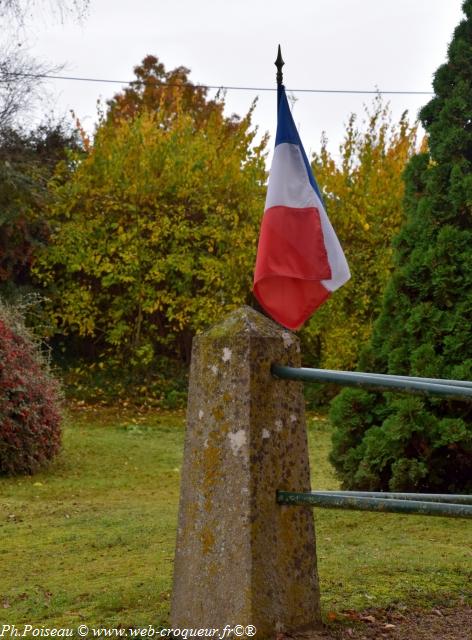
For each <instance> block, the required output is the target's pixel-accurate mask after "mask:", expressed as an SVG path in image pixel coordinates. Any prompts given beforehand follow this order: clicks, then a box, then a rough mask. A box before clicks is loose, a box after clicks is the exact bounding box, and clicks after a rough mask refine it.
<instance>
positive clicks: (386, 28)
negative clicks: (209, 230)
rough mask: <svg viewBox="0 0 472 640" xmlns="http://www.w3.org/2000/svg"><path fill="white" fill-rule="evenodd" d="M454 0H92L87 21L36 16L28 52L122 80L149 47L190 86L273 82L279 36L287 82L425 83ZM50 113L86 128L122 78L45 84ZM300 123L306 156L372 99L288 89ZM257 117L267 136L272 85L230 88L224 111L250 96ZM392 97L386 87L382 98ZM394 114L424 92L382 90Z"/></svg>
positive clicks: (399, 86)
mask: <svg viewBox="0 0 472 640" xmlns="http://www.w3.org/2000/svg"><path fill="white" fill-rule="evenodd" d="M461 4H462V3H461V0H291V1H290V2H288V1H284V2H282V1H281V0H272V1H270V2H269V1H262V0H238V2H234V1H233V2H231V1H226V2H225V1H224V0H91V4H90V11H89V15H88V17H87V18H86V19H85V20H84V22H83V24H82V25H77V24H74V23H73V22H72V21H69V22H67V23H66V24H60V22H59V21H56V23H55V24H51V21H50V20H49V19H46V18H44V19H39V20H37V21H36V22H35V26H34V29H31V36H30V39H31V52H32V53H33V54H34V55H35V56H37V57H39V58H41V59H44V60H47V61H49V62H51V63H53V64H65V68H64V70H63V72H62V73H63V74H65V75H74V76H83V77H92V78H108V79H117V80H129V79H132V78H133V73H132V69H133V67H134V66H136V65H137V64H139V63H140V61H141V60H142V59H143V58H144V56H146V55H147V54H154V55H156V56H157V57H158V58H159V59H160V60H161V61H162V62H163V63H164V64H165V66H166V68H167V69H172V68H174V67H176V66H179V65H184V66H186V67H189V68H190V69H191V76H190V78H191V80H192V81H193V82H194V83H201V84H210V85H218V86H220V85H230V86H245V87H274V86H275V72H276V69H275V66H274V64H273V63H274V60H275V57H276V49H277V44H278V43H280V44H281V45H282V53H283V57H284V60H285V63H286V64H285V67H284V82H285V85H286V87H287V89H288V90H290V89H344V90H347V89H351V90H375V88H376V87H377V88H379V89H380V90H385V91H386V90H397V91H400V90H404V91H430V90H431V80H432V76H433V73H434V71H435V69H436V68H437V67H438V65H439V64H441V63H442V62H444V61H445V59H446V51H447V45H448V43H449V41H450V39H451V36H452V32H453V30H454V28H455V26H456V25H457V24H458V22H459V21H460V19H461V17H462V11H461ZM48 88H49V92H50V94H51V95H52V96H53V101H54V110H55V113H56V114H58V115H59V114H61V113H64V112H67V111H68V110H69V109H74V110H75V112H76V113H77V114H78V116H79V117H80V118H81V120H82V121H83V123H84V124H85V126H86V128H88V129H91V128H92V127H93V123H94V121H95V118H96V101H97V98H99V97H101V98H102V99H104V100H105V99H107V98H109V97H111V96H112V95H113V94H114V93H115V92H116V91H118V90H119V88H120V85H113V84H101V83H92V82H73V81H59V80H55V81H51V82H50V83H49V85H48ZM294 95H295V96H296V97H297V101H296V103H295V106H294V116H295V121H296V123H297V124H298V126H299V129H300V133H301V137H302V141H303V143H304V146H305V148H306V150H307V152H308V153H309V152H310V151H313V150H315V149H318V148H319V141H320V136H321V133H322V131H326V133H327V135H328V139H329V142H330V148H331V149H332V150H333V151H334V152H335V151H336V149H337V146H338V145H339V142H340V140H341V138H342V134H343V131H344V124H345V122H346V120H347V118H348V115H349V114H350V113H351V112H355V113H358V114H362V105H363V103H366V102H367V103H369V102H370V101H371V100H372V96H368V95H360V96H359V95H350V94H316V93H301V92H300V93H296V92H295V93H294ZM256 97H258V106H257V108H256V111H255V115H254V122H255V124H257V125H258V126H259V128H260V130H263V131H266V130H267V131H269V132H270V133H271V134H273V133H274V130H275V125H276V111H275V93H273V92H267V91H252V90H251V91H235V90H233V91H228V92H227V98H226V103H227V110H228V112H229V113H233V112H236V113H238V114H240V115H243V114H244V113H246V111H247V110H248V108H249V106H250V104H251V102H252V101H253V100H254V98H256ZM386 97H387V96H386ZM388 100H389V101H390V103H391V106H392V110H393V113H394V116H395V118H396V119H398V118H399V117H400V114H401V113H402V111H404V110H405V109H407V110H408V111H409V113H410V114H411V117H412V118H415V117H416V114H417V112H418V109H419V108H420V107H421V106H422V105H423V104H425V103H426V102H427V100H428V96H406V95H402V96H388Z"/></svg>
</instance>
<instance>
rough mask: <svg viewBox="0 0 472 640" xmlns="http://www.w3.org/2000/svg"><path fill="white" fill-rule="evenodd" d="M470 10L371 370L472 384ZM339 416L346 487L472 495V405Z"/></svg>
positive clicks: (428, 123) (409, 197) (445, 77)
mask: <svg viewBox="0 0 472 640" xmlns="http://www.w3.org/2000/svg"><path fill="white" fill-rule="evenodd" d="M463 10H464V13H465V16H466V18H465V19H464V20H463V21H462V22H461V23H460V24H459V26H458V27H457V28H456V30H455V33H454V37H453V39H452V41H451V44H450V45H449V49H448V59H447V62H446V63H445V64H443V65H441V66H440V67H439V69H438V70H437V71H436V74H435V76H434V82H433V88H434V92H435V95H434V97H433V98H432V100H431V101H430V102H429V103H428V104H427V105H426V106H425V107H424V108H423V109H422V110H421V112H420V119H421V122H422V124H423V126H424V128H425V130H426V132H427V134H428V139H429V152H428V153H422V154H419V155H416V156H414V157H412V158H411V160H410V161H409V163H408V166H407V170H406V172H405V211H406V221H405V223H404V225H403V226H402V229H401V231H400V233H399V235H398V237H397V238H396V240H395V244H394V273H393V277H392V279H391V280H390V282H389V284H388V287H387V289H386V292H385V295H384V298H383V303H382V308H381V313H380V315H379V318H378V320H377V322H376V323H375V327H374V331H373V335H372V339H371V341H370V342H369V344H368V347H367V348H366V350H365V352H364V353H363V356H362V359H361V366H362V368H363V369H365V370H369V369H371V370H374V371H378V372H384V373H393V374H402V375H411V376H427V377H432V378H446V379H457V380H471V379H472V333H471V330H470V319H471V317H472V315H471V314H472V0H466V1H465V2H464V3H463ZM332 418H333V421H334V424H335V427H336V431H335V435H334V450H333V456H332V459H333V462H334V464H335V466H336V468H337V470H338V472H339V475H340V477H341V478H342V480H343V483H344V485H345V486H347V487H352V488H357V489H382V490H383V489H390V490H408V491H414V490H423V491H433V492H436V491H437V492H452V493H454V492H458V491H464V492H467V491H468V492H470V491H471V490H472V482H471V478H472V477H471V474H470V469H471V461H472V411H471V408H470V404H469V403H467V402H465V401H460V400H450V399H446V400H445V399H442V398H433V397H432V398H412V397H398V396H397V395H395V394H391V393H389V394H373V393H368V392H367V391H360V390H353V389H351V390H346V391H344V392H343V393H341V394H340V395H339V396H338V398H336V400H335V402H334V405H333V409H332Z"/></svg>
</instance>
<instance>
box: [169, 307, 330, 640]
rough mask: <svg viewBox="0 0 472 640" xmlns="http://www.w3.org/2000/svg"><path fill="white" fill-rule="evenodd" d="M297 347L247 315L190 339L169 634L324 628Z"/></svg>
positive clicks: (285, 334) (246, 311)
mask: <svg viewBox="0 0 472 640" xmlns="http://www.w3.org/2000/svg"><path fill="white" fill-rule="evenodd" d="M275 362H279V363H281V364H287V365H292V366H300V347H299V342H298V339H297V338H296V336H295V335H294V334H293V333H291V332H289V331H287V330H284V329H283V328H282V327H280V326H279V325H277V324H275V323H274V322H272V321H271V320H269V319H268V318H266V317H264V316H262V315H261V314H259V313H257V312H256V311H254V310H253V309H251V308H250V307H243V308H241V309H238V310H237V311H235V312H233V313H232V314H231V315H230V316H228V317H227V318H226V319H225V320H224V321H223V322H222V323H221V324H219V325H216V326H214V327H213V328H211V329H210V330H209V331H208V332H207V333H205V334H203V335H200V336H198V337H196V338H195V339H194V343H193V350H192V364H191V371H190V385H189V399H188V414H187V434H186V441H185V451H184V461H183V466H182V485H181V495H180V511H179V525H178V533H177V548H176V554H175V568H174V588H173V596H172V608H171V625H172V627H174V628H177V627H179V628H219V629H220V630H222V629H223V628H224V626H225V625H230V626H231V627H234V626H235V625H243V626H246V625H254V626H255V627H256V628H257V638H265V637H271V636H273V635H274V633H275V632H277V631H291V630H296V629H300V628H304V627H315V626H319V625H320V624H321V618H320V604H319V587H318V576H317V569H316V550H315V533H314V525H313V513H312V510H311V508H309V507H308V508H305V507H291V506H280V505H277V504H276V490H277V489H285V490H288V491H309V490H310V488H311V487H310V470H309V461H308V448H307V437H306V427H305V414H304V401H303V393H302V384H301V383H299V382H292V381H286V380H276V379H274V378H273V377H272V375H271V373H270V366H271V364H272V363H275Z"/></svg>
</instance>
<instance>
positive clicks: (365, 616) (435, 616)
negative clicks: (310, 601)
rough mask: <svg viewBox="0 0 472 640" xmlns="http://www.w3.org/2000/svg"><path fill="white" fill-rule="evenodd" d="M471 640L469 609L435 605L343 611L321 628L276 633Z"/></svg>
mask: <svg viewBox="0 0 472 640" xmlns="http://www.w3.org/2000/svg"><path fill="white" fill-rule="evenodd" d="M292 639H295V640H351V639H352V640H384V639H387V640H472V608H471V607H469V606H467V605H463V606H458V607H454V608H446V607H438V608H434V609H431V610H429V611H423V610H409V611H408V610H407V611H402V612H401V613H400V612H398V611H386V610H378V609H377V610H375V609H370V610H368V611H364V612H362V613H359V612H345V613H344V614H338V615H337V616H336V618H335V619H334V620H332V621H330V622H329V623H328V624H327V626H326V628H325V630H324V631H317V632H315V631H307V632H304V633H298V634H296V635H295V636H288V635H286V634H279V636H278V638H277V640H292Z"/></svg>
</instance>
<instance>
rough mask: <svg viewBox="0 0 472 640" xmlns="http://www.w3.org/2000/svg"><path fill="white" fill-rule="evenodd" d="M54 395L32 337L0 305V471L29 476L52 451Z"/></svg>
mask: <svg viewBox="0 0 472 640" xmlns="http://www.w3.org/2000/svg"><path fill="white" fill-rule="evenodd" d="M59 398H60V393H59V385H58V383H57V381H56V380H55V379H54V378H53V376H52V375H51V373H50V371H49V367H48V362H47V360H46V359H45V357H44V356H43V354H42V352H41V348H40V346H39V345H38V343H37V341H35V339H34V338H33V337H32V336H31V335H30V334H29V332H28V330H27V329H26V327H25V326H24V324H23V323H22V322H21V320H20V319H19V318H18V316H16V315H14V314H13V313H12V312H11V311H10V310H9V309H7V308H6V307H4V306H3V305H2V304H0V475H15V474H22V473H23V474H33V473H35V472H36V471H38V470H39V469H40V468H41V467H43V466H44V465H45V464H46V463H47V462H49V461H50V460H51V459H52V458H53V457H54V456H55V455H56V453H57V452H58V451H59V449H60V444H61V428H60V413H59Z"/></svg>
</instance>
